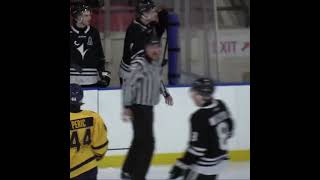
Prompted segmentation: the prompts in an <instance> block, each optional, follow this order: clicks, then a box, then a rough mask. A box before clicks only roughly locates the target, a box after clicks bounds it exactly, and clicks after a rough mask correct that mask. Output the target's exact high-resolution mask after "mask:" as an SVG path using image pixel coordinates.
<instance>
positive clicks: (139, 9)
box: [136, 0, 156, 15]
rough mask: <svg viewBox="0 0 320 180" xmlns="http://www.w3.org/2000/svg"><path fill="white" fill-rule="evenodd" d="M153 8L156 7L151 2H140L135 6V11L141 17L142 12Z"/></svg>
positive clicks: (149, 0)
mask: <svg viewBox="0 0 320 180" xmlns="http://www.w3.org/2000/svg"><path fill="white" fill-rule="evenodd" d="M155 7H156V6H155V4H154V2H153V1H152V0H140V1H139V2H138V4H137V7H136V11H137V13H138V14H139V15H142V14H143V13H144V12H146V11H149V10H150V9H153V8H155Z"/></svg>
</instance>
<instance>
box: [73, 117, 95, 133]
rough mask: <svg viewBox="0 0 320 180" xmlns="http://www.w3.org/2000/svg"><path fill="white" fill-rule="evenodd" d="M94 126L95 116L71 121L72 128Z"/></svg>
mask: <svg viewBox="0 0 320 180" xmlns="http://www.w3.org/2000/svg"><path fill="white" fill-rule="evenodd" d="M92 126H93V117H87V118H82V119H75V120H71V121H70V130H75V129H81V128H87V127H92Z"/></svg>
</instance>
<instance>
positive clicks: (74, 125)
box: [70, 84, 108, 180]
mask: <svg viewBox="0 0 320 180" xmlns="http://www.w3.org/2000/svg"><path fill="white" fill-rule="evenodd" d="M82 98H83V91H82V89H81V87H80V86H79V85H77V84H70V179H72V180H96V179H97V173H98V170H97V164H98V161H99V160H101V159H102V158H103V157H104V155H105V154H106V152H107V148H108V138H107V128H106V126H105V124H104V122H103V120H102V118H101V117H100V116H99V114H97V113H95V112H93V111H87V110H81V108H80V107H81V105H82V104H83V103H82Z"/></svg>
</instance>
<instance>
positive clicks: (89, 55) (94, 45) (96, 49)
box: [70, 25, 105, 71]
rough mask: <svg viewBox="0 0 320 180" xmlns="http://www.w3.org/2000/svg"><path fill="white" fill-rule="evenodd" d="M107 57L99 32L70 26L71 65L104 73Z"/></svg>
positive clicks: (92, 28) (89, 27) (88, 27)
mask: <svg viewBox="0 0 320 180" xmlns="http://www.w3.org/2000/svg"><path fill="white" fill-rule="evenodd" d="M104 64H105V56H104V53H103V49H102V45H101V39H100V34H99V31H98V30H97V29H96V28H94V27H92V26H87V27H85V28H78V27H76V26H72V25H71V26H70V65H78V66H80V67H82V68H95V69H97V70H98V71H104Z"/></svg>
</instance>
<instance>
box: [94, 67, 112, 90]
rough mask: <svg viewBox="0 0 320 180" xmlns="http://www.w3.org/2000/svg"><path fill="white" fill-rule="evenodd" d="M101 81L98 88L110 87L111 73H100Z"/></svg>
mask: <svg viewBox="0 0 320 180" xmlns="http://www.w3.org/2000/svg"><path fill="white" fill-rule="evenodd" d="M99 77H100V81H98V83H97V84H98V86H100V87H108V86H109V84H110V80H111V73H110V71H103V72H99Z"/></svg>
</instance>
